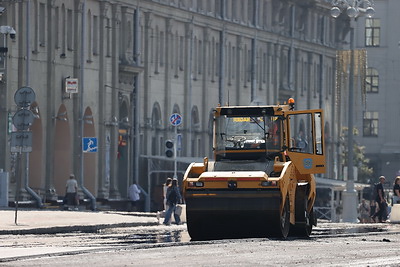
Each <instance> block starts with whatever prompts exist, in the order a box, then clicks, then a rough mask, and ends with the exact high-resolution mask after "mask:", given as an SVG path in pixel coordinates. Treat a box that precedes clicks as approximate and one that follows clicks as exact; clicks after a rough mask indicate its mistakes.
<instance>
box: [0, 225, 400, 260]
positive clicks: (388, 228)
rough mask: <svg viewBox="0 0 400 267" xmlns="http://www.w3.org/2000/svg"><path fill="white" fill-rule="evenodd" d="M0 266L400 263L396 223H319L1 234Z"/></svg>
mask: <svg viewBox="0 0 400 267" xmlns="http://www.w3.org/2000/svg"><path fill="white" fill-rule="evenodd" d="M0 244H1V245H0V246H2V247H4V246H9V247H10V248H12V250H10V251H11V252H10V255H8V256H7V257H4V255H3V257H2V259H1V260H0V266H161V265H164V266H400V249H399V248H400V225H398V224H389V223H385V224H343V223H327V222H323V223H319V225H318V227H316V228H315V229H314V231H313V234H312V236H311V237H310V238H308V239H294V238H289V239H287V240H281V239H268V238H257V239H230V240H215V241H206V242H192V241H190V237H189V236H188V234H187V232H186V226H185V225H173V226H163V225H159V226H147V227H134V228H115V229H106V230H102V231H100V232H97V233H81V232H75V233H69V234H56V235H3V236H0Z"/></svg>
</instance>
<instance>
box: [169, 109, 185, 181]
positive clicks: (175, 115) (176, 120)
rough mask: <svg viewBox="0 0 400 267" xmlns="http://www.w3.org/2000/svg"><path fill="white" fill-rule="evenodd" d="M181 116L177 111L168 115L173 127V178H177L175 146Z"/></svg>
mask: <svg viewBox="0 0 400 267" xmlns="http://www.w3.org/2000/svg"><path fill="white" fill-rule="evenodd" d="M182 120H183V119H182V116H181V115H180V114H178V113H173V114H172V115H171V116H170V117H169V121H170V123H171V124H172V126H174V127H175V138H174V139H175V145H174V178H178V176H177V161H176V152H177V150H176V148H177V141H178V126H179V125H181V124H182Z"/></svg>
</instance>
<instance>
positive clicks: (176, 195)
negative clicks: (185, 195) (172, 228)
mask: <svg viewBox="0 0 400 267" xmlns="http://www.w3.org/2000/svg"><path fill="white" fill-rule="evenodd" d="M181 199H182V197H181V193H180V192H179V187H178V179H176V178H174V179H172V183H171V185H170V186H169V187H168V189H167V206H168V209H167V211H166V213H165V218H164V224H165V225H170V222H169V221H170V219H171V215H172V213H174V218H175V223H176V224H180V223H181V218H180V216H179V214H176V213H175V210H176V204H178V203H180V202H181Z"/></svg>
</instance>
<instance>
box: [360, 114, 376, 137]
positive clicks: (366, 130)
mask: <svg viewBox="0 0 400 267" xmlns="http://www.w3.org/2000/svg"><path fill="white" fill-rule="evenodd" d="M378 122H379V113H378V112H376V111H366V112H364V119H363V135H364V136H378Z"/></svg>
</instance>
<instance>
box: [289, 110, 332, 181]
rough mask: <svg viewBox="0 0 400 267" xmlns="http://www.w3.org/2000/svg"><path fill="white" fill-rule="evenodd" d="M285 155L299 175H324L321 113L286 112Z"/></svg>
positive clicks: (315, 111) (320, 111)
mask: <svg viewBox="0 0 400 267" xmlns="http://www.w3.org/2000/svg"><path fill="white" fill-rule="evenodd" d="M285 114H286V129H287V132H286V135H287V139H286V142H287V144H286V146H287V148H288V149H287V155H288V156H289V158H290V160H291V161H292V162H293V163H294V164H295V165H296V168H297V169H298V170H299V172H300V173H301V174H313V173H325V170H326V167H325V165H326V164H325V149H324V127H323V111H322V110H321V109H316V110H307V111H288V112H285Z"/></svg>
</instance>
